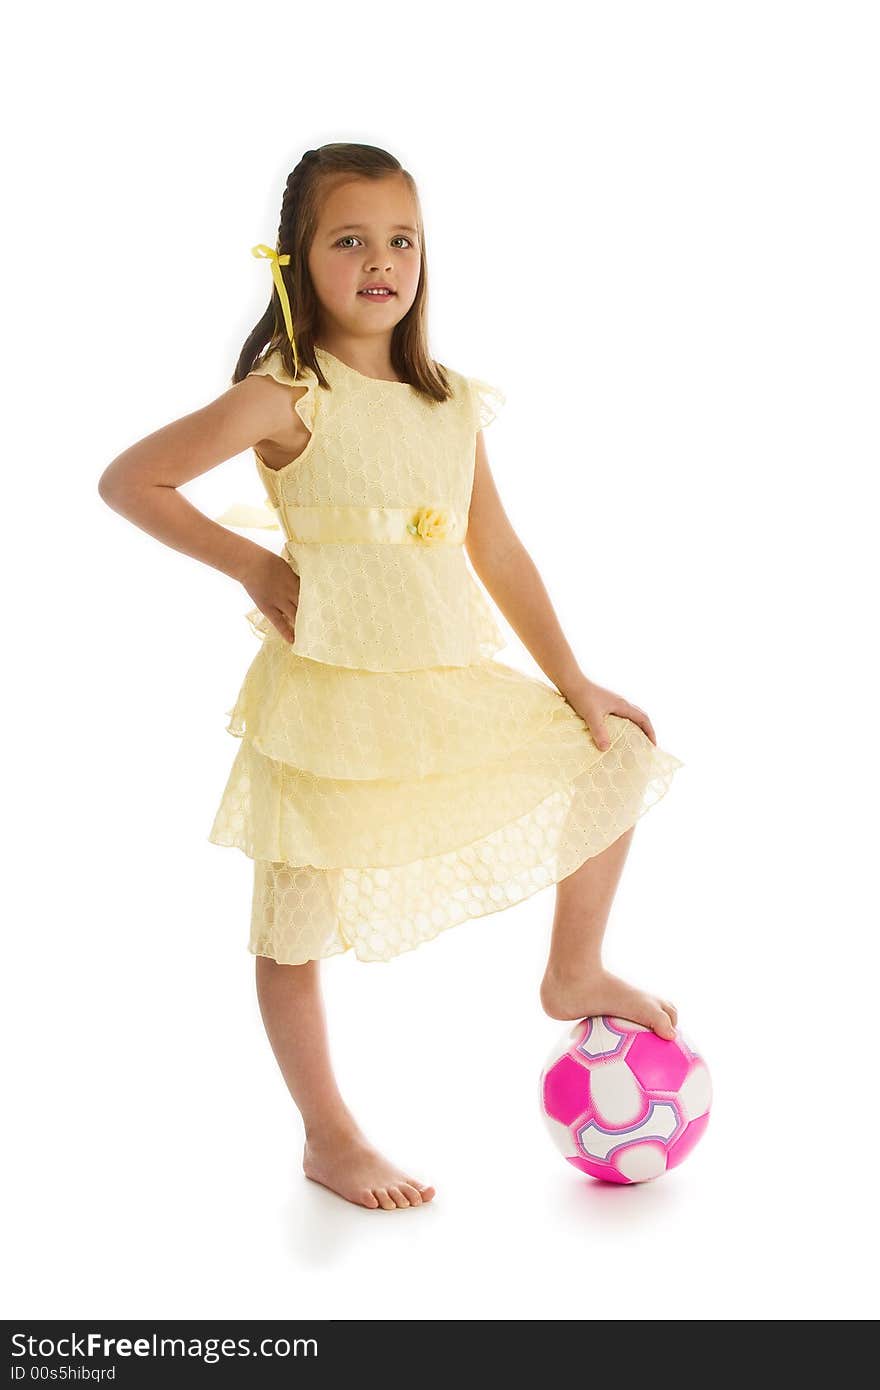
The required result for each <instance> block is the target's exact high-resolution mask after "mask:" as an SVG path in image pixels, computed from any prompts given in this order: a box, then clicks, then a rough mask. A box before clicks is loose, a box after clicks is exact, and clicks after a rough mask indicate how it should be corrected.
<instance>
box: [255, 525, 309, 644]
mask: <svg viewBox="0 0 880 1390" xmlns="http://www.w3.org/2000/svg"><path fill="white" fill-rule="evenodd" d="M260 548H261V549H262V551H263V554H262V555H258V556H257V557H256V558H255V560H254V561H253V563H252V564H251V566H250V568H249V569H248V571H247V573H246V574H245V575H244V576H243V578H242V580H241V583H242V586H243V587H244V589H245V590H246V591H247V592H248V594H250V596H251V598H252V599H253V601H254V603H255V604H256V605H257V607H258V608H259V610H260V612H261V613H263V614H264V615H265V617H267V618H268V619H269V622H270V623H271V624H272V626H273V627H275V628H277V629H278V631H279V632H280V633H281V636H282V637H283V638H284V640H285V641H286V642H293V640H294V637H295V636H296V631H295V623H296V610H297V608H298V607H299V575H298V574H297V573H296V571H295V570H294V569H293V567H292V566H291V565H290V564H289V563H288V562H287V560H285V559H284V558H283V556H281V555H276V554H275V552H274V551H273V550H267V549H266V547H265V546H261V547H260Z"/></svg>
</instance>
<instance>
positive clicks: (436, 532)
mask: <svg viewBox="0 0 880 1390" xmlns="http://www.w3.org/2000/svg"><path fill="white" fill-rule="evenodd" d="M448 524H449V522H448V517H447V515H446V513H445V512H440V511H437V510H436V508H434V507H420V508H419V510H418V511H417V512H416V513H415V515H414V517H413V519H412V521H410V522H408V524H407V528H406V529H407V531H409V532H410V533H411V535H413V536H417V537H418V539H419V540H422V541H430V540H442V539H443V538H444V537H445V535H446V528H447V526H448Z"/></svg>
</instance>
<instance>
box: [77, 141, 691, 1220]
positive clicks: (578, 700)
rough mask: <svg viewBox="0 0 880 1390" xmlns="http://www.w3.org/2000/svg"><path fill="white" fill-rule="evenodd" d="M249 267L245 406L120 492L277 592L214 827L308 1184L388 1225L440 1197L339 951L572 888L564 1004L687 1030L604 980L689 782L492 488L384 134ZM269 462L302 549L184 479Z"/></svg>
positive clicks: (401, 941)
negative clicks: (340, 1037)
mask: <svg viewBox="0 0 880 1390" xmlns="http://www.w3.org/2000/svg"><path fill="white" fill-rule="evenodd" d="M253 250H254V254H255V255H260V256H265V257H266V258H267V259H268V260H269V262H270V266H271V272H272V276H273V281H274V288H273V294H272V298H271V301H270V303H269V306H268V308H267V310H266V312H265V314H264V315H263V317H262V318H261V320H260V322H259V323H258V324H257V326H256V328H255V329H254V330H253V332H252V333H251V335H250V337H249V338H248V339H247V342H246V343H245V345H244V347H243V348H242V351H241V355H240V357H239V360H238V365H237V367H236V370H235V373H234V376H233V378H232V381H233V384H232V386H231V389H229V390H228V391H226V392H225V393H224V394H223V395H221V396H220V397H218V399H217V400H215V401H213V402H211V403H210V404H208V405H206V406H205V407H203V408H202V409H200V410H197V411H195V412H194V413H193V414H191V415H187V416H185V417H184V418H183V419H181V420H177V421H175V422H173V423H172V424H170V425H167V426H165V427H164V428H162V429H160V430H158V431H156V433H154V434H152V435H150V436H148V437H147V438H146V439H143V440H141V441H140V442H139V443H137V444H135V445H134V446H133V447H132V448H130V449H128V450H126V452H125V453H123V454H121V455H120V456H119V457H118V458H117V459H114V461H113V462H112V463H111V464H110V465H109V467H108V468H107V469H106V470H105V472H104V474H103V476H102V478H101V481H100V489H99V490H100V493H101V496H102V497H103V498H104V500H105V501H106V502H107V503H108V504H109V505H110V506H111V507H113V508H114V509H115V510H116V511H118V512H121V513H122V514H123V515H124V516H126V517H128V518H129V519H130V520H131V521H133V522H134V523H135V524H136V525H138V526H141V527H142V528H143V529H144V530H146V531H149V532H150V533H151V534H152V535H154V536H156V537H158V539H160V540H162V541H164V542H165V543H166V544H167V545H170V546H173V547H174V548H175V549H176V550H181V551H183V552H184V553H186V554H188V555H192V556H194V557H195V558H196V559H199V560H202V561H204V562H205V563H206V564H209V565H213V566H214V568H215V569H218V570H222V571H223V573H225V574H228V575H231V576H232V577H234V578H235V579H237V580H239V581H240V582H241V584H242V585H243V586H244V589H245V590H246V592H247V593H248V595H249V596H250V598H251V600H252V601H253V603H254V604H256V608H254V609H251V610H250V611H249V613H248V615H247V616H248V618H249V620H250V621H251V623H252V624H253V626H254V628H255V630H256V631H257V633H258V634H259V635H260V637H261V639H262V641H261V646H260V649H259V651H258V652H257V654H256V656H255V658H254V660H253V662H252V664H251V666H250V668H249V670H248V672H247V674H246V676H245V679H244V683H243V685H242V688H241V690H240V692H239V695H238V699H237V701H236V704H235V706H234V708H233V709H232V710H231V711H229V713H230V714H231V716H232V718H231V721H230V723H229V725H228V728H229V730H230V732H231V733H233V734H234V735H236V736H237V737H238V738H239V739H240V740H241V742H240V745H239V748H238V751H237V754H236V757H235V760H234V763H233V766H232V770H231V772H230V775H229V780H228V783H227V785H226V788H225V791H224V793H223V796H222V799H221V802H220V806H219V809H218V810H217V813H216V817H215V820H214V823H213V826H212V829H211V832H210V835H209V837H208V838H209V839H210V840H211V841H212V842H213V843H216V844H219V845H234V846H237V847H238V848H239V849H241V850H242V851H243V852H244V853H245V854H246V855H247V856H249V857H250V858H251V859H252V860H253V861H254V890H253V912H252V920H251V928H250V942H249V949H250V951H251V952H252V953H253V954H254V955H255V957H256V962H255V963H256V983H257V991H258V997H259V1003H260V1008H261V1012H262V1017H263V1020H264V1022H265V1026H266V1031H267V1033H268V1037H269V1040H270V1043H271V1046H272V1048H273V1050H274V1053H275V1056H276V1058H277V1060H278V1064H279V1066H280V1068H281V1071H282V1073H283V1075H284V1079H285V1081H286V1083H287V1085H288V1087H289V1090H290V1093H291V1095H292V1096H293V1099H294V1101H295V1102H296V1105H297V1106H298V1108H299V1110H300V1113H301V1115H302V1118H303V1122H304V1126H305V1140H306V1142H305V1151H304V1156H303V1169H304V1172H305V1174H306V1176H307V1177H309V1178H312V1179H314V1180H315V1181H317V1182H319V1183H323V1184H324V1185H325V1186H326V1187H328V1188H331V1189H332V1190H333V1191H334V1192H337V1193H339V1194H340V1195H341V1196H342V1197H344V1198H347V1199H348V1200H349V1201H351V1202H355V1203H358V1204H360V1205H363V1206H366V1207H372V1208H376V1209H382V1210H386V1211H391V1210H395V1209H397V1208H400V1207H406V1206H417V1205H419V1204H421V1203H424V1202H426V1201H430V1199H431V1198H432V1197H433V1196H434V1188H433V1187H431V1186H429V1185H428V1184H426V1183H424V1182H423V1181H421V1180H420V1179H417V1178H415V1177H413V1176H412V1175H411V1174H410V1173H408V1172H407V1171H406V1169H404V1168H399V1167H398V1166H397V1165H396V1164H395V1163H392V1162H391V1161H390V1160H388V1159H387V1158H385V1157H384V1155H383V1154H381V1153H380V1152H379V1151H378V1150H377V1149H375V1148H374V1147H373V1145H372V1144H371V1143H370V1142H369V1140H368V1138H367V1137H366V1135H365V1133H364V1132H363V1131H362V1130H361V1128H360V1127H359V1125H358V1123H357V1121H356V1119H355V1117H354V1115H353V1114H352V1112H351V1111H350V1110H349V1109H348V1107H347V1105H346V1103H345V1101H344V1100H343V1098H342V1095H341V1094H340V1092H339V1090H338V1088H337V1084H336V1080H335V1078H334V1075H333V1071H332V1069H331V1064H330V1057H329V1048H328V1039H327V1030H326V1020H325V1016H324V1008H323V1001H322V996H321V988H320V980H319V969H320V965H319V962H320V961H321V960H322V959H323V958H324V957H327V956H332V955H334V954H336V953H338V952H341V951H347V950H354V952H355V954H356V955H357V957H358V958H359V959H360V960H365V961H380V960H381V961H389V960H392V959H393V958H394V957H395V956H397V955H399V954H400V953H401V952H404V951H408V950H410V949H412V948H413V947H415V946H418V945H419V944H421V943H422V942H426V941H430V940H431V939H432V938H433V937H435V936H437V934H438V933H439V932H441V931H444V930H445V929H446V928H447V927H451V926H453V925H455V924H456V923H460V922H463V921H464V920H465V919H467V918H469V917H477V916H481V915H484V914H487V913H494V912H499V911H501V910H502V909H503V908H505V907H509V906H510V905H511V904H512V903H516V902H520V901H522V900H523V899H524V898H526V897H528V896H529V895H531V894H532V893H535V892H537V891H538V890H539V889H541V888H544V887H546V886H548V885H549V884H551V883H555V884H556V902H555V912H554V917H553V924H552V933H551V943H550V952H549V958H548V961H547V966H546V971H545V973H544V977H543V980H542V982H541V987H540V999H541V1004H542V1007H543V1009H544V1010H545V1012H546V1013H547V1014H548V1015H549V1016H550V1017H551V1018H554V1019H566V1020H568V1019H572V1020H574V1019H580V1018H582V1017H585V1016H587V1015H590V1014H612V1015H617V1016H622V1017H626V1018H628V1019H632V1020H633V1021H635V1022H637V1023H642V1024H644V1025H646V1026H647V1027H650V1028H652V1029H654V1030H655V1031H656V1032H657V1033H658V1034H659V1035H660V1036H661V1037H665V1038H669V1037H672V1036H674V1033H675V1024H676V1010H675V1008H674V1006H673V1005H672V1004H671V1003H669V1002H668V1001H667V1000H665V999H660V998H657V997H655V996H654V995H651V994H646V993H644V992H643V991H642V990H639V989H636V988H634V987H633V986H632V985H629V984H626V983H625V982H624V981H623V980H621V979H618V978H617V977H615V976H613V975H611V974H609V973H608V972H607V971H605V970H604V969H603V967H602V963H601V951H600V948H601V943H602V937H603V934H604V931H605V925H606V922H607V919H608V915H609V911H610V907H611V902H612V899H613V896H614V893H615V890H616V887H617V883H618V880H619V878H620V874H621V870H622V868H623V864H624V860H625V858H626V855H627V852H628V850H629V846H630V842H631V839H632V835H633V831H634V828H635V822H636V820H637V819H638V818H639V817H640V816H641V815H642V814H643V812H644V811H645V810H647V809H648V807H649V806H650V805H653V804H654V803H655V802H656V801H657V800H658V799H659V798H660V797H661V796H663V795H664V793H665V792H666V790H667V789H668V786H669V783H670V781H671V778H672V774H673V772H674V771H675V770H676V769H677V768H678V767H680V766H683V764H682V763H681V761H680V760H679V759H678V758H676V757H674V756H673V755H671V754H670V753H666V752H663V751H662V750H661V749H660V748H658V747H657V741H656V738H655V735H654V730H653V728H652V725H651V721H650V719H649V718H648V716H647V714H645V712H644V710H641V709H639V708H638V707H637V706H635V705H632V704H630V703H629V701H628V700H625V699H623V698H622V697H621V696H620V695H616V694H615V693H614V692H613V691H611V690H607V689H605V688H603V687H602V686H600V685H597V684H595V683H594V682H593V681H592V680H590V679H589V678H588V677H587V676H586V675H585V674H584V672H583V671H582V670H581V668H580V666H579V665H578V663H577V660H576V658H575V656H574V655H573V653H572V650H571V648H570V647H569V645H568V642H567V641H566V639H565V636H564V634H563V632H562V631H561V629H560V626H559V623H558V621H557V618H556V615H555V613H554V611H553V608H552V606H551V604H550V600H549V598H548V595H547V592H546V590H545V588H544V585H543V583H542V581H541V578H540V576H539V574H538V571H537V569H536V568H535V565H534V564H533V562H532V559H531V557H530V556H529V554H528V553H527V551H526V550H525V548H524V547H523V545H522V543H521V541H520V540H519V537H518V536H517V535H516V533H515V532H514V530H513V528H512V526H511V524H510V522H509V520H508V518H507V516H506V514H505V512H504V509H503V507H502V504H501V501H500V499H499V496H498V493H497V491H496V489H495V483H494V481H493V478H492V474H491V472H490V470H489V464H488V460H487V457H486V449H485V445H484V442H483V434H482V430H483V428H484V427H485V426H486V425H487V424H488V423H489V422H490V421H491V420H492V419H493V418H494V415H495V413H496V411H497V409H498V407H499V406H500V405H501V404H502V403H503V401H504V399H505V397H504V396H503V394H502V393H501V392H500V391H499V390H498V389H497V388H493V387H492V386H490V385H489V384H488V383H487V382H484V381H481V380H479V379H478V378H475V377H465V376H463V375H461V374H460V373H458V372H456V371H454V370H452V369H451V368H449V367H445V366H443V365H441V364H440V363H438V362H436V361H434V359H433V358H432V357H431V355H430V353H429V351H428V343H427V331H426V308H427V284H428V276H427V263H426V260H425V236H424V230H423V225H422V218H421V211H420V207H419V200H418V196H417V191H416V187H415V184H414V181H413V179H412V177H411V176H410V174H409V173H407V172H406V170H404V169H403V168H402V167H401V165H400V164H399V162H398V161H397V160H396V159H395V158H394V157H393V156H392V155H390V154H388V153H386V152H385V151H384V150H381V149H377V148H375V147H374V146H370V145H356V144H330V145H324V146H322V147H321V148H320V149H317V150H308V151H306V153H305V154H304V155H303V157H302V159H301V160H300V162H299V164H298V165H297V166H296V168H295V169H294V170H293V172H292V173H291V174H290V176H289V178H288V180H287V187H286V189H285V193H284V199H283V203H282V207H281V220H280V227H279V232H278V244H277V249H276V250H274V251H273V250H272V249H271V248H270V247H268V246H264V245H260V246H257V247H254V248H253ZM263 349H267V351H265V352H263ZM261 353H262V356H261ZM246 448H253V450H254V453H255V456H256V464H257V468H258V471H259V476H260V478H261V480H262V483H263V485H264V488H265V491H266V493H267V501H268V503H269V504H270V507H271V509H272V511H271V513H270V514H269V518H268V524H271V525H278V524H279V523H280V528H281V529H282V530H283V532H284V536H285V538H286V543H285V545H284V549H283V553H282V554H281V555H278V554H276V553H275V552H274V551H272V550H270V549H268V548H267V547H265V546H263V545H260V544H259V543H258V542H256V541H252V540H249V539H246V538H245V537H243V536H241V535H238V534H236V532H234V531H231V530H228V529H227V528H226V526H224V525H221V524H218V522H223V521H226V522H229V523H230V524H235V525H238V526H240V527H247V526H249V525H252V524H256V525H261V524H266V517H265V516H264V515H259V514H255V513H254V509H253V508H242V507H240V506H237V507H234V508H232V509H231V511H229V512H226V513H224V514H223V516H221V517H220V518H218V520H217V521H214V520H210V519H209V518H208V517H206V516H204V515H203V514H202V513H201V512H200V511H198V510H197V509H196V508H195V507H193V506H192V505H191V504H190V503H189V502H188V501H187V500H186V499H185V498H184V497H183V496H182V495H181V494H180V493H179V492H178V491H177V490H176V489H177V488H178V487H179V486H180V485H181V484H183V483H187V482H188V481H189V480H190V479H192V478H196V477H198V476H199V475H200V474H202V473H206V472H207V471H208V470H209V469H211V468H216V467H217V465H218V464H220V463H222V462H223V461H224V460H225V459H229V458H232V457H234V456H235V455H237V454H240V453H241V452H242V451H243V450H244V449H246ZM466 555H467V557H468V558H469V559H470V561H471V563H472V566H473V570H474V572H475V573H476V575H477V576H478V578H479V579H480V580H481V581H482V585H483V586H484V588H485V590H486V591H488V594H489V595H490V596H491V598H492V599H494V600H495V602H496V604H497V606H498V608H499V609H500V610H501V612H502V613H503V614H504V615H505V617H506V618H507V619H508V621H509V622H510V624H511V627H512V628H513V629H514V631H515V632H516V633H517V635H518V636H519V637H520V638H521V640H522V642H523V643H524V645H525V646H526V647H527V648H528V650H529V651H530V652H531V653H532V655H533V656H534V658H535V661H536V662H537V663H538V665H539V667H540V668H541V669H542V670H543V671H544V672H545V673H546V675H547V677H548V679H549V681H551V682H552V685H551V684H548V683H547V682H546V681H543V680H539V679H535V678H533V677H531V676H527V675H525V674H523V673H521V672H519V671H517V670H515V669H514V668H512V667H510V666H507V665H504V664H503V663H501V662H499V661H497V660H495V659H494V654H495V653H496V652H497V651H498V650H499V649H500V648H501V647H502V646H503V645H504V641H503V638H502V636H501V633H500V631H499V629H498V627H497V626H496V621H495V617H494V614H493V611H492V608H491V606H490V604H489V602H488V601H487V599H486V597H485V595H484V592H483V589H481V588H480V587H479V586H478V585H477V583H476V581H475V579H474V576H473V574H472V573H471V570H470V568H469V567H468V564H467V560H466Z"/></svg>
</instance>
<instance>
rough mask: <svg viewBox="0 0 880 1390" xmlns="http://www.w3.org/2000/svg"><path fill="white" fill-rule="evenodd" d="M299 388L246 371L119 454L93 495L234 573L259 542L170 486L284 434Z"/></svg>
mask: <svg viewBox="0 0 880 1390" xmlns="http://www.w3.org/2000/svg"><path fill="white" fill-rule="evenodd" d="M305 389H306V388H305V387H302V388H300V387H297V388H293V387H290V386H283V385H281V384H280V383H279V382H276V381H274V380H273V379H272V378H271V377H265V376H254V377H246V378H245V379H244V381H240V382H238V383H237V385H235V386H232V387H230V389H229V390H228V391H225V392H224V393H223V395H222V396H218V397H217V399H216V400H214V401H211V402H210V403H209V404H208V405H206V406H202V407H201V409H199V410H194V411H193V412H192V414H190V415H184V416H182V417H181V419H179V420H174V421H172V423H171V424H168V425H163V426H162V428H161V429H158V430H156V431H155V432H154V433H153V434H148V435H147V436H146V437H145V438H144V439H141V440H139V441H138V442H137V443H136V444H132V445H131V447H130V448H128V449H126V450H125V451H124V452H123V453H121V454H119V455H118V456H117V457H116V458H115V459H113V461H112V463H110V464H108V466H107V467H106V468H105V469H104V472H103V473H102V474H101V477H100V479H99V480H98V492H99V494H100V496H101V497H102V498H103V500H104V501H105V502H106V503H107V505H108V506H109V507H112V508H113V510H114V511H116V512H119V513H120V514H121V515H122V516H124V517H125V518H126V519H127V520H128V521H131V522H133V523H134V525H135V526H139V527H140V528H141V530H143V531H148V532H149V533H150V535H151V536H155V537H156V539H157V540H160V541H163V542H164V543H165V544H166V545H170V546H171V547H172V548H173V549H174V550H180V551H182V552H183V554H185V555H191V556H192V557H193V559H195V560H201V561H202V562H203V563H204V564H206V565H211V566H213V568H214V569H218V570H222V572H223V573H224V574H228V575H230V576H231V577H232V578H233V579H238V580H242V579H243V578H244V576H245V575H247V573H248V572H249V570H250V568H251V566H252V565H253V564H254V562H255V561H256V562H258V561H259V560H260V559H261V557H262V556H264V555H265V554H266V550H265V547H264V546H261V545H259V544H257V542H255V541H250V540H247V539H246V538H245V537H243V536H238V535H236V534H235V532H234V531H230V530H227V528H226V527H225V526H221V525H220V523H219V522H216V521H211V519H210V518H209V517H207V516H205V514H204V512H200V511H199V510H198V508H197V507H194V506H193V505H192V503H191V502H189V501H187V499H186V498H185V497H184V496H182V494H181V493H179V492H178V491H177V489H178V488H179V487H180V486H181V485H182V484H183V483H188V482H189V481H190V480H191V479H192V478H197V477H199V475H200V474H202V473H207V472H209V470H210V469H212V468H216V467H217V466H218V464H221V463H224V462H225V461H226V460H227V459H230V458H234V457H235V456H236V454H240V453H242V452H243V451H244V450H245V449H248V448H251V447H252V446H254V445H256V446H259V444H260V443H261V442H263V441H265V440H271V439H274V438H277V437H278V436H281V438H283V439H289V438H290V436H291V430H292V429H294V428H295V423H296V422H297V421H299V416H297V415H296V413H295V412H294V410H293V402H294V400H295V399H296V398H297V396H298V395H300V394H302V392H304V391H305ZM299 423H300V424H302V422H299ZM302 428H303V430H305V426H304V425H302Z"/></svg>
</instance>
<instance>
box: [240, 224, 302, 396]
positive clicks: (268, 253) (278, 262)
mask: <svg viewBox="0 0 880 1390" xmlns="http://www.w3.org/2000/svg"><path fill="white" fill-rule="evenodd" d="M251 255H252V256H256V257H257V259H258V260H260V259H262V260H267V261H269V262H270V264H271V267H272V279H273V280H274V282H275V288H276V290H277V291H278V298H279V299H280V300H281V309H282V311H283V313H284V322H285V324H286V325H287V336H288V338H289V339H290V342H291V346H292V347H293V365H294V375H295V376H299V356H298V354H297V351H296V339H295V338H294V336H293V319H292V317H291V313H290V300H289V299H288V297H287V286H286V285H285V283H284V277H283V276H282V274H281V267H282V266H283V265H290V256H289V255H284V256H280V255H279V254H278V252H277V251H276V250H273V249H272V247H271V246H266V245H265V243H264V242H262V241H261V242H260V243H259V244H258V245H257V246H252V247H251Z"/></svg>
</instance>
